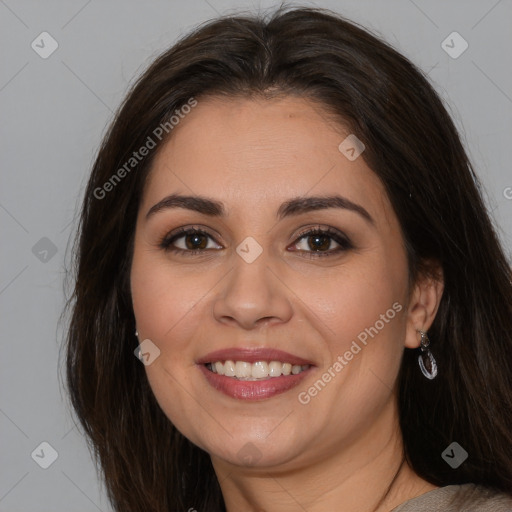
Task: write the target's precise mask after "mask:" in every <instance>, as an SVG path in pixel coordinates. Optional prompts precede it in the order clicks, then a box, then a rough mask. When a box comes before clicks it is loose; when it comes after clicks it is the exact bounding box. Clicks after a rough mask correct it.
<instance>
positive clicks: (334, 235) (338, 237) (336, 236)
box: [158, 225, 354, 258]
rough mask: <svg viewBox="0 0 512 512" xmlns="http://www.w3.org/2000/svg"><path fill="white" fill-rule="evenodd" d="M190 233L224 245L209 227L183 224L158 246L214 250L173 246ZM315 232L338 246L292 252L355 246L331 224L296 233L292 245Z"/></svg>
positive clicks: (327, 253)
mask: <svg viewBox="0 0 512 512" xmlns="http://www.w3.org/2000/svg"><path fill="white" fill-rule="evenodd" d="M188 234H201V235H204V236H207V237H209V238H210V239H211V240H213V241H214V242H215V243H216V244H217V245H222V244H219V242H217V240H216V239H215V236H214V235H212V234H211V233H210V232H209V231H208V229H205V228H203V227H202V226H198V225H188V226H182V227H180V228H177V229H175V230H173V231H171V232H170V233H167V234H166V235H164V236H163V237H162V238H161V240H160V241H159V243H158V246H159V247H160V248H161V249H163V250H165V251H168V252H175V253H179V254H183V255H190V256H191V255H195V254H200V253H203V254H205V253H208V252H210V251H212V249H181V248H179V247H173V246H172V243H173V242H175V241H176V240H177V239H179V238H183V237H185V236H187V235H188ZM315 234H320V235H321V236H327V237H328V238H331V239H332V240H333V241H334V242H336V243H337V244H338V246H339V247H338V248H335V249H330V250H328V251H305V250H303V249H296V250H293V251H291V252H299V253H303V254H307V255H308V256H307V257H311V258H316V257H319V256H320V257H321V256H332V255H336V254H338V253H340V252H343V251H347V250H349V249H352V248H354V246H353V244H352V242H351V240H350V239H349V237H348V236H347V235H345V234H344V233H343V232H342V231H340V230H338V229H336V228H332V227H330V226H327V227H324V226H321V225H316V226H310V227H308V228H306V229H304V231H301V232H300V233H298V234H297V235H295V238H294V241H293V243H292V245H297V244H298V243H299V241H300V240H302V239H303V238H305V237H307V236H313V235H315ZM214 250H220V249H214Z"/></svg>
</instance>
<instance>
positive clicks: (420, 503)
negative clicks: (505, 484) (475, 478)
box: [391, 484, 512, 512]
mask: <svg viewBox="0 0 512 512" xmlns="http://www.w3.org/2000/svg"><path fill="white" fill-rule="evenodd" d="M391 512H512V497H511V496H508V495H506V494H502V493H497V492H495V491H492V490H490V489H487V488H485V487H480V486H477V485H475V484H464V485H448V486H447V487H439V489H434V490H433V491H430V492H427V493H425V494H422V495H421V496H418V497H417V498H413V499H411V500H408V501H406V502H405V503H402V504H401V505H399V506H398V507H396V508H394V509H393V510H392V511H391Z"/></svg>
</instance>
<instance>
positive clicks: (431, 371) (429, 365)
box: [418, 329, 437, 380]
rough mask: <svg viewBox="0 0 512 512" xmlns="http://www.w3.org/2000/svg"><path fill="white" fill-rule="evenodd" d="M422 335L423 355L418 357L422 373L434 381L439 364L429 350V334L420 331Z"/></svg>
mask: <svg viewBox="0 0 512 512" xmlns="http://www.w3.org/2000/svg"><path fill="white" fill-rule="evenodd" d="M418 332H419V333H420V335H421V347H420V348H421V354H420V355H419V356H418V363H419V364H420V369H421V373H423V375H425V377H427V379H430V380H432V379H433V378H435V376H436V375H437V363H436V360H435V359H434V356H433V355H432V352H431V351H430V349H429V348H428V347H429V345H430V340H429V339H428V336H427V333H426V332H425V331H422V330H420V329H418Z"/></svg>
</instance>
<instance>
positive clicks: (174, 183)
mask: <svg viewBox="0 0 512 512" xmlns="http://www.w3.org/2000/svg"><path fill="white" fill-rule="evenodd" d="M348 135H350V131H349V130H348V129H347V127H345V126H343V125H342V124H341V123H337V122H335V121H334V119H333V117H332V115H331V116H330V115H328V113H327V112H326V111H325V109H323V108H322V107H321V106H320V105H319V104H318V103H314V102H312V101H311V100H308V99H305V98H301V97H296V96H287V97H284V98H279V99H276V98H274V99H271V100H268V99H247V98H232V99H226V98H218V97H213V98H205V99H200V100H198V104H197V106H196V107H195V108H194V109H192V111H191V112H190V113H189V114H187V115H186V116H184V118H183V119H181V120H180V122H179V124H178V125H177V126H176V127H175V128H174V129H173V131H172V133H171V137H170V139H169V140H168V141H167V142H166V143H165V144H164V146H163V147H162V148H161V149H160V150H159V153H158V155H156V158H155V160H154V163H153V167H152V169H151V171H150V175H149V178H148V181H147V186H146V193H145V201H144V203H147V202H149V201H153V202H154V201H156V200H158V199H159V198H160V196H162V195H165V194H166V193H170V192H175V191H179V192H182V193H189V194H190V193H196V194H207V195H209V196H211V197H216V198H221V199H222V200H223V201H225V202H226V203H227V204H228V212H229V204H231V206H232V209H233V210H236V209H239V208H243V207H245V208H254V207H255V208H257V207H259V206H262V205H265V206H268V204H269V202H276V204H277V203H278V202H280V201H282V200H284V199H286V198H288V197H290V196H305V195H308V194H310V195H319V194H332V193H342V194H343V195H345V196H347V197H349V199H352V200H356V201H359V202H364V203H365V204H366V205H367V207H368V209H370V210H371V209H373V210H374V212H375V214H376V215H377V216H378V213H379V212H378V210H379V208H388V207H389V204H388V203H387V198H386V194H385V193H384V188H383V186H382V184H381V182H380V180H379V179H378V178H377V176H376V175H375V173H374V172H373V171H372V170H371V169H370V168H369V167H368V166H367V165H366V163H365V161H364V160H363V159H362V158H361V157H359V158H356V159H355V160H353V161H351V160H349V159H348V158H347V157H346V156H345V155H344V154H343V153H342V152H341V151H340V150H339V145H340V143H342V142H343V141H344V140H345V139H346V137H347V136H348Z"/></svg>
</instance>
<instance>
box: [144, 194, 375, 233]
mask: <svg viewBox="0 0 512 512" xmlns="http://www.w3.org/2000/svg"><path fill="white" fill-rule="evenodd" d="M171 208H185V209H187V210H192V211H195V212H198V213H202V214H203V215H208V216H210V217H226V210H225V208H224V205H223V204H222V203H221V202H219V201H215V200H213V199H209V198H208V197H204V196H184V195H180V194H171V195H169V196H167V197H164V198H163V199H162V200H161V201H159V202H158V203H156V204H155V205H153V206H152V207H151V208H150V209H149V211H148V213H147V214H146V219H149V218H150V217H152V216H153V215H155V214H156V213H158V212H161V211H163V210H167V209H171ZM328 208H340V209H344V210H350V211H352V212H355V213H357V214H359V215H360V216H361V217H363V219H365V220H366V221H367V222H368V223H369V224H372V225H375V221H374V220H373V218H372V216H371V215H370V214H369V213H368V211H367V210H366V209H365V208H363V207H362V206H361V205H359V204H357V203H354V202H352V201H350V200H349V199H347V198H346V197H342V196H340V195H330V196H313V197H312V196H308V197H295V198H292V199H290V200H288V201H285V202H284V203H282V204H281V206H280V207H279V209H278V210H277V214H276V215H277V218H278V219H279V220H281V219H283V218H285V217H290V216H294V215H300V214H302V213H307V212H311V211H316V210H326V209H328Z"/></svg>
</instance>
